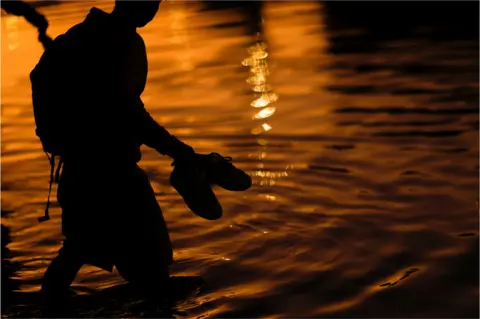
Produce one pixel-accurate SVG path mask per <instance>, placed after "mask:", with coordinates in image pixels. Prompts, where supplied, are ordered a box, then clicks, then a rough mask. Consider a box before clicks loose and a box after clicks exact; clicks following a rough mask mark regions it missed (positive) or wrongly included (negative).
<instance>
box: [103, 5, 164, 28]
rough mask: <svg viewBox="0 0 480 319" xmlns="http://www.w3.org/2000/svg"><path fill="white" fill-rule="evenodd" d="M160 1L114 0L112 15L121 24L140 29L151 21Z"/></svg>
mask: <svg viewBox="0 0 480 319" xmlns="http://www.w3.org/2000/svg"><path fill="white" fill-rule="evenodd" d="M160 2H161V0H133V1H132V0H115V7H114V9H113V12H112V14H114V15H116V16H117V17H119V18H120V19H121V20H122V22H124V23H126V24H129V25H132V26H135V27H136V28H141V27H144V26H146V25H147V24H148V23H149V22H150V21H152V20H153V18H154V17H155V15H156V14H157V12H158V7H159V6H160Z"/></svg>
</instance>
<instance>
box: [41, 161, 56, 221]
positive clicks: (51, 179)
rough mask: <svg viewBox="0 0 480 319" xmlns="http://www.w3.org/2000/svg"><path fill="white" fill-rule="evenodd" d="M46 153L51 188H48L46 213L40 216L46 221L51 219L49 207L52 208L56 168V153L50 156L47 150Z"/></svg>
mask: <svg viewBox="0 0 480 319" xmlns="http://www.w3.org/2000/svg"><path fill="white" fill-rule="evenodd" d="M45 154H47V157H48V161H49V162H50V188H49V190H48V199H47V207H45V214H44V215H43V216H41V217H39V218H38V221H39V222H44V221H47V220H49V219H50V214H49V212H48V209H49V208H50V193H51V192H52V184H53V171H54V170H55V155H53V154H52V156H50V155H48V153H47V152H45ZM59 168H60V166H59ZM58 171H59V169H57V173H58Z"/></svg>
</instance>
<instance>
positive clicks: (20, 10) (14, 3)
mask: <svg viewBox="0 0 480 319" xmlns="http://www.w3.org/2000/svg"><path fill="white" fill-rule="evenodd" d="M0 5H1V7H2V9H4V10H5V11H6V12H7V13H10V14H13V15H16V16H22V17H24V18H25V19H26V20H27V21H28V22H29V23H30V24H31V25H33V26H34V27H36V28H37V29H38V39H39V40H40V42H41V43H42V44H43V46H44V47H46V46H47V45H49V44H50V43H51V41H52V39H51V38H50V37H49V36H48V35H47V33H46V32H47V28H48V21H47V19H46V18H45V16H44V15H43V14H41V13H40V12H38V11H37V10H35V8H34V7H32V6H31V5H30V4H28V3H26V2H24V1H21V0H8V1H0Z"/></svg>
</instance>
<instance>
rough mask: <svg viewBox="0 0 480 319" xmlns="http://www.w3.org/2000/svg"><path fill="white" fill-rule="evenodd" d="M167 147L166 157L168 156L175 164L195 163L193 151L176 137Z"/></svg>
mask: <svg viewBox="0 0 480 319" xmlns="http://www.w3.org/2000/svg"><path fill="white" fill-rule="evenodd" d="M172 137H173V139H172V141H171V143H170V145H169V152H168V154H167V155H168V156H170V157H171V158H172V159H173V160H174V161H175V162H176V163H182V164H193V163H194V162H195V159H196V157H195V151H194V150H193V148H192V147H191V146H190V145H187V144H185V143H184V142H182V141H180V140H179V139H177V138H176V137H174V136H172Z"/></svg>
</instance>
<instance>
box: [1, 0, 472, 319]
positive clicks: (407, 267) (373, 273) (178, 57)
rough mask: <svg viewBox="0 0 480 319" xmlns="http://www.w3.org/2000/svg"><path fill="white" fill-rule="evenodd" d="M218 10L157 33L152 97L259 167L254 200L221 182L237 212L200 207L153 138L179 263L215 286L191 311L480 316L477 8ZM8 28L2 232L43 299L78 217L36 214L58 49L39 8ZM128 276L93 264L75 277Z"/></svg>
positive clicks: (175, 12)
mask: <svg viewBox="0 0 480 319" xmlns="http://www.w3.org/2000/svg"><path fill="white" fill-rule="evenodd" d="M220 4H222V5H220ZM220 4H217V6H215V5H210V6H205V5H203V4H201V3H196V2H165V3H163V4H162V5H161V11H160V13H159V14H158V16H157V17H156V19H155V20H154V21H153V22H152V23H151V24H150V25H149V26H148V27H146V28H145V29H142V30H141V31H140V33H141V34H142V36H143V37H144V39H145V42H146V44H147V47H148V55H149V63H150V64H149V80H148V84H147V88H146V91H145V93H144V94H143V96H142V97H143V100H144V102H145V104H146V106H147V109H148V110H149V111H150V112H151V114H152V115H153V116H154V117H155V119H157V120H158V121H159V122H160V123H161V124H163V125H165V127H167V128H168V129H169V130H170V131H171V132H172V133H173V134H175V135H177V136H179V137H181V138H182V139H183V140H185V141H186V142H188V143H190V144H191V145H192V146H194V147H195V148H196V150H197V151H199V152H210V151H217V152H219V153H221V154H224V155H229V156H232V157H233V158H234V161H235V163H236V165H237V166H239V167H241V168H242V169H245V170H246V171H248V172H249V173H250V174H251V175H252V176H253V178H254V186H253V187H252V189H251V190H249V191H247V192H245V193H231V192H226V191H222V190H217V194H218V197H219V199H220V201H221V203H222V205H223V207H224V211H225V214H224V217H223V218H222V219H221V220H219V221H215V222H211V221H206V220H202V219H200V218H199V217H197V216H195V215H194V214H192V213H191V212H189V211H188V210H187V207H186V206H185V204H184V203H183V202H182V200H181V198H180V197H179V195H178V194H176V193H175V191H174V190H173V188H172V187H171V186H169V183H168V177H169V174H170V172H171V167H170V165H169V164H170V161H169V159H168V158H165V157H162V156H161V155H159V154H156V153H155V152H154V151H152V150H150V149H147V148H145V149H144V153H143V154H144V155H143V160H142V162H141V166H142V167H143V168H144V169H145V170H146V171H147V172H148V174H149V176H150V178H151V181H152V184H153V187H154V189H155V191H156V194H157V199H158V201H159V202H160V204H161V206H162V208H163V211H164V214H165V218H166V220H167V222H168V226H169V228H170V231H171V237H172V240H173V244H174V247H175V258H176V264H175V265H174V266H173V267H172V273H173V274H174V275H191V276H202V277H203V278H204V279H205V280H206V282H207V283H208V287H207V289H206V290H205V291H204V292H203V293H202V294H201V295H200V296H198V298H196V299H194V300H190V301H189V302H186V303H184V304H182V305H181V306H180V308H181V309H182V310H185V311H186V312H187V317H190V318H214V317H215V318H218V317H224V318H225V317H237V318H238V317H269V318H287V317H290V318H291V317H417V318H418V317H456V318H459V317H476V316H477V315H478V297H479V296H478V221H479V219H478V192H479V186H478V176H479V172H478V167H479V166H478V145H479V139H478V136H479V135H478V134H479V131H478V103H479V100H478V69H479V63H478V32H476V31H478V15H476V16H475V15H472V12H477V13H478V3H477V4H475V3H466V2H464V3H457V4H455V3H453V2H451V3H446V4H441V3H440V2H439V3H438V7H436V9H435V10H433V9H432V10H423V11H422V10H419V8H418V7H416V8H415V10H412V8H413V7H412V6H414V5H415V4H412V3H408V2H403V3H397V4H396V5H395V7H391V9H389V10H390V11H388V12H386V11H385V9H387V7H386V6H385V5H381V4H377V5H376V6H378V7H375V5H374V3H371V4H369V5H368V6H358V5H357V6H353V4H351V6H352V7H348V8H347V7H345V4H342V5H340V4H333V3H325V4H321V3H318V2H266V3H264V4H263V5H262V6H259V5H255V4H249V5H245V4H244V5H243V7H240V8H239V7H236V8H235V6H234V5H228V4H226V3H220ZM92 5H97V6H98V7H101V8H104V9H105V10H110V9H111V7H112V3H111V2H102V3H97V4H94V3H91V2H83V1H82V2H70V1H69V2H68V3H63V4H60V5H55V6H46V7H42V8H40V10H41V11H42V12H44V13H45V14H46V16H47V17H48V19H49V20H50V23H51V31H50V33H51V35H58V34H60V33H62V32H64V31H66V30H67V29H68V28H70V27H71V26H73V25H74V24H76V23H78V22H80V21H82V19H83V18H84V16H85V15H86V13H87V12H88V10H89V9H90V7H91V6H92ZM436 5H437V4H436ZM408 6H410V7H408ZM229 7H230V8H229ZM375 8H376V9H379V8H380V9H381V10H383V11H382V12H383V14H382V15H378V14H374V13H373V11H374V10H376V9H375ZM389 8H390V7H389ZM392 8H393V9H392ZM395 12H397V13H398V14H400V15H402V14H405V13H410V20H409V19H402V18H398V17H397V18H395ZM355 13H356V14H355ZM472 16H473V19H476V21H475V20H472ZM258 17H260V18H262V19H263V22H261V23H260V22H259V21H257V18H258ZM1 23H2V57H1V58H2V78H1V79H2V86H1V88H2V93H1V94H2V95H1V97H2V101H1V105H2V110H1V111H2V113H1V116H2V146H1V147H2V148H1V155H2V159H1V163H2V180H1V182H2V225H4V227H6V228H5V229H7V228H8V231H9V233H8V235H9V236H10V241H11V242H10V243H8V246H7V248H8V249H9V252H8V255H5V254H4V255H3V257H5V258H7V260H6V261H5V262H2V266H3V265H6V263H7V262H8V266H9V268H8V269H10V270H11V272H13V275H12V277H11V281H9V282H8V284H9V285H8V287H13V288H16V289H17V291H19V292H21V293H23V294H25V295H28V294H29V293H31V294H34V293H35V292H37V291H38V290H39V287H40V286H39V285H40V280H41V277H42V274H43V272H44V271H45V269H46V267H47V265H48V263H49V261H50V260H51V259H52V258H53V257H54V256H55V254H56V251H57V250H58V248H59V246H60V244H61V240H62V237H61V234H60V222H61V220H60V218H59V216H60V211H59V208H58V205H56V206H55V205H54V209H52V212H53V218H52V220H50V221H49V222H45V223H41V224H39V223H38V222H37V217H38V216H41V215H42V214H43V210H44V205H45V200H46V196H47V191H48V178H49V176H48V174H49V166H48V161H47V159H46V157H45V155H44V154H43V152H42V149H41V144H40V142H39V140H38V139H37V138H36V137H35V134H34V119H33V113H32V106H31V101H30V86H29V79H28V74H29V72H30V70H31V69H32V68H33V66H34V65H35V63H36V62H37V61H38V58H39V57H40V55H41V53H42V47H41V45H40V44H39V43H38V42H37V40H36V33H35V30H34V29H33V28H32V27H31V26H30V25H28V24H27V23H26V22H25V21H24V20H23V19H22V18H18V17H13V16H3V17H2V22H1ZM257 32H258V34H257ZM92 183H102V180H101V178H99V180H97V181H92ZM85 200H88V198H85ZM118 200H121V198H119V199H118ZM92 205H93V203H92ZM2 235H5V236H6V230H4V229H2ZM2 240H3V236H2ZM12 265H13V266H12ZM3 282H4V283H5V280H4V281H3ZM122 282H123V281H122V279H121V278H120V277H119V276H118V274H117V273H116V272H114V273H107V272H104V271H101V270H99V269H96V268H93V267H87V266H86V267H84V268H82V270H81V272H80V274H79V276H78V277H77V280H76V282H75V285H74V287H75V289H76V291H78V292H79V293H92V291H93V290H94V291H99V290H101V289H105V288H108V287H112V286H115V285H118V284H120V283H122ZM159 289H160V287H159ZM28 307H29V305H24V306H21V307H20V308H18V307H17V308H15V309H16V310H15V311H10V312H8V311H7V313H6V314H5V315H6V316H18V315H19V313H21V312H22V311H31V309H30V310H25V309H24V308H26V309H28ZM19 309H20V310H19ZM85 311H86V312H88V311H90V312H89V313H90V315H92V312H91V311H92V310H88V309H87V310H85ZM126 313H128V311H127V310H125V309H123V308H119V309H118V310H117V312H116V313H114V314H113V315H112V316H117V317H118V316H125V315H126ZM96 315H98V316H102V313H101V310H100V312H99V313H96ZM103 316H105V314H103ZM137 316H138V314H137Z"/></svg>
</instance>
